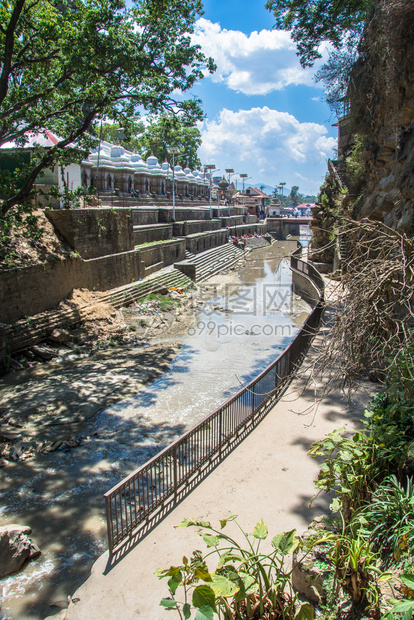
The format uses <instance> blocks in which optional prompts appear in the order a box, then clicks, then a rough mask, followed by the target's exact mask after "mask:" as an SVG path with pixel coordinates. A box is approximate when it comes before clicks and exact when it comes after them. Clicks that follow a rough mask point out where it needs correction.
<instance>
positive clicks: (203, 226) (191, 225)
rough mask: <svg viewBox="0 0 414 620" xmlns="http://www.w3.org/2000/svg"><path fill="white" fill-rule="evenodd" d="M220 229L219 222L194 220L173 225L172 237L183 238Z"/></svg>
mask: <svg viewBox="0 0 414 620" xmlns="http://www.w3.org/2000/svg"><path fill="white" fill-rule="evenodd" d="M220 228H222V226H221V225H220V220H196V221H190V222H189V221H187V222H175V223H174V229H173V230H174V237H185V236H187V235H194V234H197V233H201V232H206V231H208V230H219V229H220Z"/></svg>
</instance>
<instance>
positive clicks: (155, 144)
mask: <svg viewBox="0 0 414 620" xmlns="http://www.w3.org/2000/svg"><path fill="white" fill-rule="evenodd" d="M134 144H135V148H137V149H138V150H139V151H140V152H141V153H142V154H143V156H144V157H148V156H149V155H151V153H153V154H154V155H155V156H156V157H158V161H160V162H162V161H165V160H170V159H171V155H169V154H168V151H167V146H169V145H171V146H177V147H179V148H180V150H181V153H180V155H178V157H176V160H177V161H178V162H179V163H180V165H181V166H182V167H183V168H186V167H188V168H191V169H192V170H194V169H196V168H198V167H199V166H200V165H201V161H200V160H199V158H198V156H197V149H198V148H199V146H200V145H201V133H200V131H199V129H198V128H197V127H196V126H195V124H194V123H193V122H192V121H191V119H188V118H186V117H182V116H181V117H180V116H178V115H176V114H161V115H160V116H159V117H158V118H153V119H152V122H151V123H150V124H149V125H148V127H147V128H146V129H145V131H144V132H143V133H142V134H141V135H140V136H137V137H136V139H135V141H134Z"/></svg>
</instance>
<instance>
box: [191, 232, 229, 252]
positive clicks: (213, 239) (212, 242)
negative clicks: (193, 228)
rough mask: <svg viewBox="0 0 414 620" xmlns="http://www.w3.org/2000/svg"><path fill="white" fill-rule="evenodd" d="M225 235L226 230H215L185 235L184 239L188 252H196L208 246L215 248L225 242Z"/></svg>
mask: <svg viewBox="0 0 414 620" xmlns="http://www.w3.org/2000/svg"><path fill="white" fill-rule="evenodd" d="M227 237H228V231H227V230H217V231H212V232H204V233H199V234H197V235H188V237H185V239H184V241H185V243H186V246H187V250H188V251H189V252H192V253H193V254H198V253H199V252H204V251H205V250H209V249H210V248H215V247H217V246H218V245H223V244H224V243H226V242H227Z"/></svg>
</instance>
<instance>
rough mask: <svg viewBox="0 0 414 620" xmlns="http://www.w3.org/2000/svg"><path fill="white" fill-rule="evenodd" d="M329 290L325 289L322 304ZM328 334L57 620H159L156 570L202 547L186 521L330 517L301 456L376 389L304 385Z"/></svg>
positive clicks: (97, 570) (354, 417)
mask: <svg viewBox="0 0 414 620" xmlns="http://www.w3.org/2000/svg"><path fill="white" fill-rule="evenodd" d="M329 292H330V291H329V287H328V291H327V293H328V303H329V301H332V298H330V297H329ZM328 318H329V313H328ZM327 333H328V328H327V326H324V327H323V328H322V329H321V330H320V332H319V334H318V335H317V337H316V339H315V341H314V344H313V345H312V347H311V350H310V351H309V354H308V356H307V358H306V365H305V367H304V368H303V373H302V374H299V375H298V376H297V377H296V378H295V379H294V380H293V382H292V383H291V385H290V387H289V389H288V391H287V392H286V393H285V395H284V396H283V398H282V399H281V400H280V401H279V402H278V403H277V404H276V405H275V407H274V408H273V409H272V410H271V411H270V412H269V414H268V415H267V417H266V418H265V419H264V420H263V421H262V422H261V423H260V425H259V426H258V427H257V428H256V429H255V430H254V431H253V432H252V433H251V434H250V435H249V436H248V437H247V438H246V439H245V440H244V441H243V442H242V443H241V444H240V445H239V446H238V447H237V449H236V450H234V451H233V452H232V453H231V454H230V455H229V456H228V457H227V458H226V459H225V460H224V461H222V462H221V463H220V465H219V466H218V467H217V468H216V469H215V470H214V471H213V472H212V473H211V474H210V475H209V476H208V477H207V478H205V479H204V480H203V481H202V482H201V483H200V484H199V485H198V486H197V487H196V488H195V489H194V490H193V491H192V493H191V494H190V495H188V496H187V497H186V498H185V499H184V500H183V501H182V502H181V503H180V504H179V505H177V507H176V508H175V509H174V510H173V512H171V513H170V514H169V515H167V516H166V517H165V518H164V520H163V521H161V522H160V523H159V524H158V525H157V527H156V528H155V529H153V530H152V531H150V532H149V533H148V534H147V536H146V537H145V538H143V539H142V540H141V541H140V542H139V543H138V544H136V545H135V546H133V545H132V547H131V548H130V550H129V552H128V553H127V554H126V555H124V556H123V557H122V558H121V559H120V560H119V561H111V560H110V558H109V556H108V553H105V554H104V555H102V556H101V558H99V560H98V561H97V562H96V563H95V564H94V566H93V569H92V573H91V576H90V578H89V579H88V580H87V581H86V582H85V584H83V586H81V587H80V588H79V589H78V590H77V591H76V592H75V594H74V595H73V597H72V599H71V602H70V604H69V608H68V609H67V610H64V611H62V612H61V613H60V615H59V618H60V619H69V620H104V619H106V618H108V619H110V618H118V617H119V618H123V619H124V620H129V619H131V620H132V618H134V619H136V618H142V619H143V620H144V619H145V620H148V619H149V618H151V620H165V614H166V612H165V610H164V609H163V608H161V607H160V606H159V601H160V600H161V598H163V597H165V596H168V591H167V586H166V582H165V581H159V580H158V579H157V577H156V575H155V574H154V572H155V571H156V570H157V569H158V568H168V567H169V566H170V565H176V564H177V563H178V564H179V563H180V562H181V559H182V557H183V555H186V556H187V557H190V555H191V553H192V551H193V550H194V549H199V548H201V547H200V546H203V543H202V542H201V541H200V539H199V537H198V536H197V534H196V532H195V531H193V530H192V529H182V528H180V529H178V530H175V529H174V526H175V525H177V524H178V523H180V522H181V521H182V520H183V519H185V518H186V517H193V518H196V519H207V520H209V521H210V522H212V523H213V524H216V525H218V522H219V519H222V518H225V517H228V516H229V515H232V514H237V515H238V521H239V522H240V523H241V524H242V526H243V527H244V528H245V529H246V530H247V531H251V529H252V528H253V527H254V525H255V524H256V523H257V522H258V521H260V519H261V518H263V520H264V522H265V523H266V524H267V525H268V527H269V531H270V532H271V533H272V535H273V534H277V533H279V532H281V531H288V530H291V529H293V528H296V529H297V530H298V531H299V533H301V532H302V531H303V530H305V529H306V528H307V526H308V525H309V523H310V522H311V521H312V519H313V518H315V517H318V516H321V515H324V514H329V503H330V499H329V498H328V497H325V496H319V497H318V498H317V500H315V501H314V502H313V504H312V507H311V508H310V507H309V502H310V500H311V498H312V496H313V494H314V492H315V487H314V479H315V478H316V476H317V473H318V470H319V463H318V462H317V461H315V460H313V459H312V458H311V457H310V456H308V454H307V452H308V450H309V448H310V446H311V444H312V442H314V441H316V440H318V439H321V438H322V437H323V436H324V435H325V434H326V433H329V432H331V431H333V430H334V429H335V428H337V427H339V426H344V427H345V428H346V429H347V430H348V431H353V430H354V429H356V428H358V427H359V426H360V420H361V418H362V415H363V411H364V408H365V407H366V405H367V403H368V401H369V399H370V397H371V396H372V394H373V393H374V390H375V387H374V386H373V385H372V384H371V383H369V382H361V383H360V386H359V390H358V391H357V392H356V393H355V395H354V397H353V399H352V402H351V403H349V402H348V401H347V400H346V399H345V398H344V397H343V395H342V394H341V393H340V392H332V393H330V394H329V395H324V387H325V386H324V384H323V382H316V383H314V384H313V385H311V386H309V387H307V388H306V380H307V378H308V377H307V375H308V373H307V372H306V371H305V368H307V367H308V368H310V367H311V366H312V361H314V360H316V359H317V358H318V354H319V350H320V348H321V347H324V343H325V342H326V340H325V339H326V338H327ZM229 533H232V532H231V531H229ZM233 533H234V532H233ZM171 613H173V612H171Z"/></svg>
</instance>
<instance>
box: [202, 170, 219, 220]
mask: <svg viewBox="0 0 414 620" xmlns="http://www.w3.org/2000/svg"><path fill="white" fill-rule="evenodd" d="M215 169H216V166H215V165H214V164H208V165H207V166H204V174H205V173H206V170H210V192H209V194H210V220H212V219H213V214H212V211H211V175H212V171H213V170H215Z"/></svg>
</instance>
